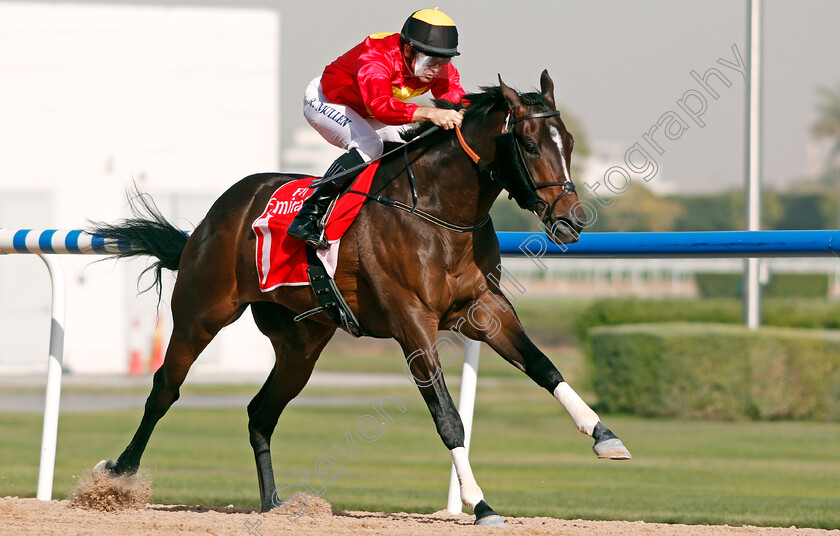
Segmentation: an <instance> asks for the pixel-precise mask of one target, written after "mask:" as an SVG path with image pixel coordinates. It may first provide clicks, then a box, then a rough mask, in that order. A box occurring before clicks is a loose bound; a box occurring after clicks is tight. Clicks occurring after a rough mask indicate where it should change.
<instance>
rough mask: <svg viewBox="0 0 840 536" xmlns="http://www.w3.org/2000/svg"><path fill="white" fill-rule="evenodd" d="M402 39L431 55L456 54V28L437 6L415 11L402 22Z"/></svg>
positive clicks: (448, 56)
mask: <svg viewBox="0 0 840 536" xmlns="http://www.w3.org/2000/svg"><path fill="white" fill-rule="evenodd" d="M400 36H401V37H402V38H403V41H405V42H406V43H408V44H410V45H413V46H414V48H416V49H417V50H419V51H421V52H424V53H426V54H429V55H431V56H442V57H445V58H451V57H452V56H458V55H459V54H460V53H459V52H458V29H457V28H455V23H454V22H452V19H450V18H449V17H447V16H446V15H445V14H444V13H443V12H442V11H439V10H438V8H434V9H421V10H420V11H415V12H414V13H412V14H411V16H410V17H408V19H407V20H406V21H405V24H403V27H402V31H401V32H400Z"/></svg>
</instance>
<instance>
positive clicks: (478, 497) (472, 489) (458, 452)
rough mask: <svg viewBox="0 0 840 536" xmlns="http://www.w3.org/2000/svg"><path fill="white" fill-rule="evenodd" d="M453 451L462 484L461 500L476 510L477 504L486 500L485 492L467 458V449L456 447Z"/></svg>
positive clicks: (454, 462) (459, 480) (456, 470)
mask: <svg viewBox="0 0 840 536" xmlns="http://www.w3.org/2000/svg"><path fill="white" fill-rule="evenodd" d="M451 452H452V463H453V464H455V472H456V473H457V474H458V482H460V484H461V502H462V503H464V504H465V505H466V507H467V508H469V509H470V510H473V511H475V505H476V504H478V503H479V502H481V501H482V500H484V493H482V491H481V488H479V487H478V483H477V482H476V481H475V477H474V476H473V472H472V468H471V467H470V460H469V459H468V458H467V449H465V448H464V447H455V448H454V449H452V450H451Z"/></svg>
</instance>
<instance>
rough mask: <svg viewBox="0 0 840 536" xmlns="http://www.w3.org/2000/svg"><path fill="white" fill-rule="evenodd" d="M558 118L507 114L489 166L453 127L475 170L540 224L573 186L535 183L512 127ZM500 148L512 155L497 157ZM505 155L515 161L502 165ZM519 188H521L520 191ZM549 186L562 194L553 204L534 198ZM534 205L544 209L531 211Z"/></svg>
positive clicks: (552, 112)
mask: <svg viewBox="0 0 840 536" xmlns="http://www.w3.org/2000/svg"><path fill="white" fill-rule="evenodd" d="M558 115H560V112H559V111H557V110H550V111H547V112H536V113H532V114H526V115H523V116H520V117H514V115H513V112H512V111H508V113H507V116H506V117H505V121H504V125H503V127H502V132H501V133H500V134H498V135H497V136H496V147H497V150H496V153H497V154H496V158H495V161H494V162H492V163H491V164H487V163H485V162H484V161H483V160H482V159H481V157H480V156H479V155H478V154H477V153H476V152H475V151H474V150H473V149H472V148H471V147H470V146H469V145H468V144H467V142H466V140H464V136H463V134H462V133H461V128H460V127H455V133H456V135H457V136H458V142H459V143H460V144H461V147H462V148H463V149H464V152H466V153H467V155H468V156H469V157H470V158H471V159H472V161H473V162H474V163H475V164H476V165H477V166H478V167H479V170H481V171H482V172H484V173H487V174H488V175H489V177H490V178H491V179H492V180H493V181H495V182H496V183H497V184H499V185H500V186H502V187H503V188H504V189H506V190H507V191H508V193H509V194H510V197H511V198H514V199H515V200H516V202H517V203H518V204H519V206H520V207H522V208H524V209H525V210H529V211H533V212H534V213H535V214H536V215H537V217H538V218H540V220H541V221H545V219H546V218H547V217H548V216H549V215H550V214H551V213H552V212H554V207H555V206H557V203H558V202H559V201H560V200H561V199H563V198H564V197H565V196H566V195H568V194H570V193H575V185H574V183H573V182H572V181H570V180H569V181H563V182H546V183H542V184H537V182H536V181H535V180H534V177H533V175H532V174H531V170H530V169H529V168H528V165H527V164H526V162H525V155H524V154H522V146H521V144H520V143H519V139H518V138H517V137H516V134H515V131H514V127H515V126H516V124H517V123H521V122H523V121H528V120H531V119H548V118H550V117H556V116H558ZM500 148H502V151H504V150H505V148H506V149H507V150H508V151H510V152H513V153H514V154H512V155H500V154H499V152H500ZM505 156H507V157H508V158H510V157H513V158H514V159H515V161H514V162H504V157H505ZM500 157H501V158H500ZM517 180H518V181H520V184H517V183H516V182H515V181H517ZM522 186H524V187H525V188H522ZM552 186H559V187H561V188H562V189H563V191H562V193H560V194H559V195H558V196H557V197H555V198H554V201H552V202H551V203H548V202H546V201H543V200H542V199H540V198H539V197H538V196H537V191H538V190H541V189H542V188H550V187H552ZM538 205H542V206H543V207H544V209H543V212H542V214H540V213H539V212H538V211H537V210H536V209H535V207H537V206H538Z"/></svg>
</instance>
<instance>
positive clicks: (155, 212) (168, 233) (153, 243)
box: [87, 189, 188, 302]
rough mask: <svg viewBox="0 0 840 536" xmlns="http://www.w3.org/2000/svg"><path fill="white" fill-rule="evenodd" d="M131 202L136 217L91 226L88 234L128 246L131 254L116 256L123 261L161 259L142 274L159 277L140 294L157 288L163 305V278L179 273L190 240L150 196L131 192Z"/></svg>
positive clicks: (125, 253) (96, 223)
mask: <svg viewBox="0 0 840 536" xmlns="http://www.w3.org/2000/svg"><path fill="white" fill-rule="evenodd" d="M128 202H129V207H130V208H131V213H132V215H133V217H131V218H126V219H124V220H120V221H118V222H116V223H113V224H111V223H100V222H91V226H90V227H89V228H88V229H87V232H88V233H90V234H92V235H95V236H97V237H100V238H103V239H104V240H105V241H106V242H116V241H120V242H122V243H123V244H126V245H128V246H129V247H130V249H129V250H127V251H123V252H120V253H115V255H116V256H117V257H118V258H120V259H129V258H132V257H139V256H149V257H155V258H156V259H158V260H157V262H154V263H152V264H150V265H149V266H147V267H146V269H145V270H143V272H142V273H141V274H140V278H142V277H143V275H145V274H146V272H149V271H151V272H152V273H153V274H154V277H155V279H154V282H153V283H152V284H151V285H149V286H148V287H147V288H145V289H143V290H141V291H140V292H146V291H147V290H149V289H151V288H152V287H154V289H155V290H156V292H157V295H158V302H160V297H161V291H162V290H163V287H162V282H161V274H162V272H163V270H172V271H173V272H174V271H177V270H178V266H179V264H180V262H181V253H182V252H183V251H184V247H185V246H186V245H187V238H188V236H187V233H185V232H184V231H181V230H180V229H178V228H177V227H175V226H174V225H172V224H171V223H169V221H167V220H166V218H164V217H163V215H162V214H161V213H160V210H159V209H158V208H157V205H155V202H154V201H153V200H152V198H151V196H150V195H149V194H145V193H140V192H138V191H137V190H136V189H134V190H131V191H129V192H128Z"/></svg>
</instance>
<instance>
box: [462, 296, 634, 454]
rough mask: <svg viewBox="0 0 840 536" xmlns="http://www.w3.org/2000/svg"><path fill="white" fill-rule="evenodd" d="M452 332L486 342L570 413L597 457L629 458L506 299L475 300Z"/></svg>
mask: <svg viewBox="0 0 840 536" xmlns="http://www.w3.org/2000/svg"><path fill="white" fill-rule="evenodd" d="M453 329H455V330H457V331H458V332H459V333H461V334H463V335H465V336H467V337H469V338H471V339H474V340H478V341H483V342H486V343H487V344H488V345H489V346H490V347H491V348H493V350H495V351H496V352H497V353H498V354H499V355H501V356H502V357H503V358H505V359H506V360H507V361H508V362H510V363H511V364H512V365H513V366H515V367H516V368H518V369H519V370H521V371H523V372H524V373H525V374H527V375H528V376H529V377H530V378H531V379H532V380H534V382H536V383H537V384H538V385H540V386H541V387H543V388H544V389H546V390H547V391H548V392H550V393H551V394H552V395H553V396H554V398H556V399H557V401H558V402H560V404H561V405H562V406H563V407H564V408H565V409H566V411H567V412H569V415H570V416H571V417H572V420H573V421H574V423H575V426H577V428H578V430H580V431H581V432H583V433H584V434H586V435H588V436H591V437H592V438H593V439H595V445H594V447H593V450H594V451H595V454H596V455H597V456H598V457H599V458H609V459H613V460H626V459H630V452H629V451H628V450H627V448H626V447H625V446H624V444H623V443H622V442H621V440H620V439H619V438H618V437H617V436H616V435H615V434H614V433H612V431H610V429H609V428H607V427H606V426H604V425H603V424H602V423H601V419H600V418H599V417H598V414H597V413H595V411H594V410H593V409H592V408H590V407H589V406H588V405H587V404H586V402H584V401H583V399H582V398H581V397H580V396H579V395H578V394H577V393H576V392H575V391H574V389H572V388H571V386H569V384H568V383H567V382H566V380H565V379H564V378H563V375H562V374H560V371H558V370H557V368H556V367H555V366H554V364H553V363H552V362H551V360H549V359H548V357H546V355H545V354H543V353H542V352H541V351H540V350H539V348H537V347H536V345H535V344H534V343H533V342H532V341H531V339H530V338H529V337H528V335H526V334H525V330H524V329H523V328H522V324H520V322H519V319H518V318H517V317H516V314H514V312H513V308H512V307H511V306H510V303H509V302H508V301H507V299H506V298H505V297H504V296H503V295H501V294H499V295H494V297H492V298H488V299H483V300H480V301H476V302H475V303H474V304H473V305H472V306H471V307H470V308H469V309H468V313H467V314H466V315H465V317H463V318H461V319H459V322H458V323H457V325H455V326H453Z"/></svg>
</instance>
